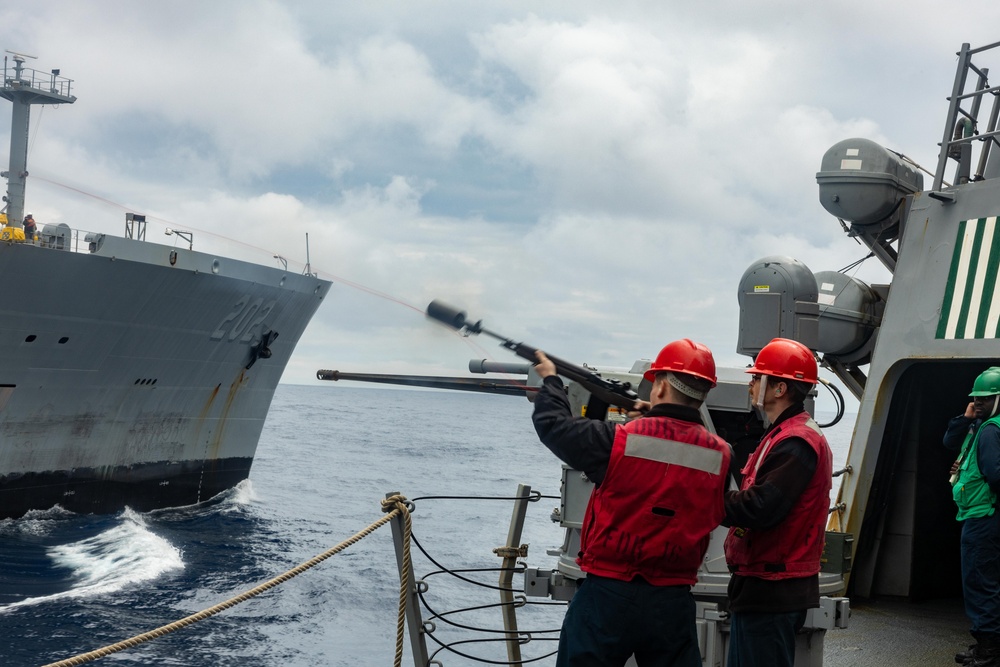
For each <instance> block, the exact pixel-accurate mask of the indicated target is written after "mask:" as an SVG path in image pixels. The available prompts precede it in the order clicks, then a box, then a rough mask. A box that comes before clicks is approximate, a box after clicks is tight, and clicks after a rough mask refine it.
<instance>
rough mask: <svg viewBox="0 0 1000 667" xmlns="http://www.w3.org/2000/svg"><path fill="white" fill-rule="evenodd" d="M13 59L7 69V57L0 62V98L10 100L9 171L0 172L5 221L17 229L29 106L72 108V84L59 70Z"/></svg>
mask: <svg viewBox="0 0 1000 667" xmlns="http://www.w3.org/2000/svg"><path fill="white" fill-rule="evenodd" d="M7 53H10V54H11V55H12V56H13V60H14V65H13V67H10V68H8V66H7V56H4V58H3V86H2V87H0V97H3V98H4V99H7V100H10V101H11V102H13V104H14V110H13V113H12V114H11V119H10V167H9V169H8V171H3V172H0V177H4V178H6V179H7V194H6V195H5V196H4V198H3V200H4V201H5V202H6V203H7V220H8V221H9V224H11V225H14V226H16V227H20V226H21V219H22V217H23V216H24V185H25V181H26V180H27V178H28V122H29V118H30V116H31V105H32V104H72V103H73V102H76V97H74V96H73V95H71V94H70V93H71V88H72V85H73V81H72V80H71V79H67V78H65V77H61V76H59V70H57V69H54V70H52V71H51V72H49V73H45V72H39V71H38V70H34V69H30V68H26V67H25V66H24V61H25V59H26V58H32V59H33V58H34V56H29V55H25V54H23V53H14V52H13V51H8V52H7Z"/></svg>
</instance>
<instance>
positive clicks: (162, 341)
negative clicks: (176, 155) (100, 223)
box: [0, 54, 331, 518]
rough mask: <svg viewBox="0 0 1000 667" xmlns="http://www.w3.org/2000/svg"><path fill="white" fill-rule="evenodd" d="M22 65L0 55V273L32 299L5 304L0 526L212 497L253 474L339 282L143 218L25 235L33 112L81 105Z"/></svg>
mask: <svg viewBox="0 0 1000 667" xmlns="http://www.w3.org/2000/svg"><path fill="white" fill-rule="evenodd" d="M26 57H29V56H24V55H22V54H12V58H11V60H12V63H11V64H10V65H8V59H7V58H6V57H5V59H4V77H3V85H2V87H0V97H3V98H4V99H6V100H9V101H10V102H12V103H13V113H12V123H11V125H12V127H11V143H10V166H9V170H8V171H6V172H3V174H2V175H3V176H4V177H6V179H7V193H6V196H5V197H4V201H5V202H6V217H7V219H8V221H9V222H8V223H7V226H5V227H3V229H2V230H0V275H3V276H6V277H7V284H8V285H16V284H19V280H20V279H22V278H23V277H24V276H31V290H30V295H29V294H25V295H23V296H19V297H18V298H9V299H4V300H3V303H2V304H0V340H3V341H4V352H3V357H4V359H3V363H2V364H0V518H10V517H19V516H22V515H23V514H25V513H26V512H28V511H29V510H33V509H47V508H50V507H52V506H54V505H60V506H62V507H63V508H65V509H67V510H70V511H74V512H94V513H100V512H109V511H115V510H118V509H121V508H123V507H125V506H129V507H131V508H133V509H136V510H140V511H145V510H150V509H155V508H161V507H173V506H182V505H190V504H194V503H198V502H201V501H204V500H207V499H209V498H211V497H212V496H214V495H216V494H218V493H219V492H221V491H223V490H226V489H228V488H231V487H232V486H234V485H235V484H237V483H238V482H240V481H241V480H243V479H246V478H247V476H248V475H249V473H250V466H251V464H252V463H253V458H254V453H255V451H256V448H257V441H258V438H259V437H260V433H261V429H262V427H263V425H264V419H265V417H266V415H267V412H268V409H269V407H270V404H271V399H272V397H273V394H274V390H275V387H276V385H277V384H278V381H279V379H280V378H281V375H282V372H283V371H284V369H285V366H286V364H287V363H288V359H289V357H290V356H291V354H292V351H293V350H294V348H295V345H296V343H297V342H298V340H299V338H300V336H301V335H302V332H303V331H304V329H305V328H306V326H307V324H308V323H309V321H310V319H311V318H312V316H313V315H314V314H315V312H316V310H317V308H318V307H319V305H320V304H321V303H322V302H323V299H324V297H325V296H326V294H327V292H328V291H329V289H330V286H331V283H330V282H329V281H326V280H322V279H320V278H319V277H317V276H316V275H313V274H311V273H309V272H308V269H307V272H306V273H305V274H301V275H300V274H295V273H289V272H288V271H287V270H281V269H279V268H276V267H267V266H261V265H257V264H252V263H248V262H243V261H238V260H235V259H229V258H226V257H222V256H215V255H211V254H204V253H200V252H196V251H194V250H193V249H192V248H191V247H189V248H174V247H169V246H165V245H161V244H156V243H151V242H148V241H146V240H145V218H144V216H142V215H137V214H127V215H126V221H125V234H124V236H123V237H117V236H113V235H108V234H99V233H88V232H86V231H84V230H80V229H71V228H70V227H69V226H68V225H66V224H64V223H59V224H48V225H44V226H43V227H41V229H39V230H38V231H37V234H32V233H30V232H29V235H28V237H25V234H24V230H23V229H22V226H21V220H22V215H23V214H24V210H25V209H24V195H25V182H26V179H27V176H28V172H27V148H28V147H27V141H28V127H29V117H30V110H31V106H32V105H55V104H71V103H73V102H74V101H75V100H76V97H75V96H73V90H72V83H73V82H72V80H70V79H67V78H64V77H62V76H60V75H59V74H60V73H59V70H52V71H51V72H40V71H37V70H34V69H31V68H28V67H25V62H26V60H25V58H26ZM184 234H185V233H184V232H181V235H184ZM184 238H185V240H187V241H189V242H190V241H191V236H190V235H189V234H188V235H187V236H184ZM189 245H191V246H193V244H189Z"/></svg>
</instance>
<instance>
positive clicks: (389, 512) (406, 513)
mask: <svg viewBox="0 0 1000 667" xmlns="http://www.w3.org/2000/svg"><path fill="white" fill-rule="evenodd" d="M410 505H411V503H409V501H408V500H407V499H406V498H405V497H404V496H401V495H395V496H390V497H389V498H386V499H384V500H382V511H383V512H384V513H386V514H385V516H383V517H382V518H381V519H379V520H378V521H375V522H374V523H372V524H371V525H370V526H368V527H367V528H365V529H363V530H361V531H359V532H357V533H355V534H354V535H352V536H351V537H349V538H347V539H346V540H344V541H343V542H341V543H340V544H337V545H336V546H334V547H331V548H330V549H328V550H326V551H324V552H323V553H321V554H319V555H318V556H314V557H313V558H310V559H309V560H307V561H305V562H304V563H301V564H300V565H297V566H295V567H294V568H292V569H291V570H288V571H287V572H285V573H283V574H280V575H278V576H277V577H275V578H273V579H271V580H270V581H266V582H264V583H263V584H260V585H259V586H256V587H254V588H251V589H250V590H248V591H246V592H244V593H240V594H239V595H237V596H235V597H232V598H230V599H228V600H226V601H224V602H220V603H219V604H217V605H214V606H212V607H209V608H208V609H204V610H202V611H199V612H197V613H195V614H191V615H190V616H186V617H184V618H182V619H180V620H178V621H174V622H173V623H168V624H167V625H163V626H160V627H158V628H156V629H155V630H150V631H149V632H144V633H142V634H140V635H136V636H134V637H130V638H129V639H126V640H124V641H120V642H118V643H115V644H110V645H108V646H104V647H102V648H99V649H96V650H94V651H90V652H88V653H81V654H80V655H76V656H73V657H72V658H67V659H65V660H60V661H58V662H52V663H49V664H47V665H44V666H43V667H72V666H74V665H82V664H84V663H87V662H92V661H94V660H97V659H98V658H103V657H105V656H108V655H111V654H112V653H118V652H119V651H124V650H125V649H128V648H134V647H135V646H138V645H139V644H142V643H144V642H148V641H150V640H152V639H157V638H159V637H162V636H164V635H166V634H169V633H171V632H175V631H177V630H180V629H181V628H184V627H187V626H189V625H191V624H193V623H197V622H198V621H202V620H205V619H206V618H209V617H211V616H214V615H216V614H218V613H219V612H221V611H224V610H226V609H229V608H230V607H234V606H236V605H237V604H240V603H241V602H246V601H247V600H249V599H250V598H252V597H255V596H257V595H260V594H261V593H263V592H264V591H267V590H270V589H271V588H274V587H275V586H277V585H279V584H283V583H284V582H286V581H288V580H289V579H291V578H292V577H296V576H298V575H300V574H302V573H303V572H305V571H306V570H308V569H310V568H312V567H315V566H316V565H319V564H320V563H322V562H323V561H324V560H326V559H327V558H329V557H330V556H333V555H335V554H337V553H339V552H341V551H343V550H344V549H346V548H347V547H349V546H351V545H353V544H356V543H357V542H359V541H361V540H362V539H363V538H365V537H367V536H368V535H370V534H371V533H373V532H375V531H376V530H378V529H379V528H381V527H382V526H384V525H385V524H387V523H389V522H390V521H392V520H393V519H395V518H396V517H399V516H401V517H402V518H403V524H404V530H403V558H404V560H405V563H406V564H407V565H409V563H410V535H411V518H410V509H409V507H410ZM408 571H409V567H404V568H402V572H403V574H402V576H401V577H400V584H399V619H398V622H397V624H396V659H395V663H394V664H395V667H400V665H401V664H402V659H403V628H404V619H405V613H406V597H407V595H406V594H407V591H408V589H409V576H408V574H407V573H408Z"/></svg>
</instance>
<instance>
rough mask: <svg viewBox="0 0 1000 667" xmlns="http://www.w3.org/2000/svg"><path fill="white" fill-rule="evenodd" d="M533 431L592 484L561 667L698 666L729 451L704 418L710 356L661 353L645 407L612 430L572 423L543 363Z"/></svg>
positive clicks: (693, 350)
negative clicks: (706, 579)
mask: <svg viewBox="0 0 1000 667" xmlns="http://www.w3.org/2000/svg"><path fill="white" fill-rule="evenodd" d="M537 359H538V364H537V365H536V370H537V371H538V375H539V376H540V377H542V379H543V381H542V387H541V389H540V390H539V392H538V396H537V397H536V398H535V407H534V413H533V415H532V421H533V422H534V425H535V431H536V432H537V433H538V437H539V439H540V440H541V441H542V443H543V444H544V445H545V446H546V447H548V448H549V449H550V450H551V451H552V452H553V453H554V454H555V455H556V456H558V457H559V458H560V459H562V460H563V461H564V462H565V463H566V464H568V465H570V466H572V467H573V468H576V469H577V470H581V471H583V472H584V473H585V474H586V475H587V477H588V478H589V479H590V480H591V481H593V482H594V483H595V485H596V487H595V489H594V491H593V493H592V494H591V497H590V502H589V504H588V506H587V511H586V514H585V516H584V520H583V526H582V531H581V535H580V554H579V558H578V559H577V563H578V564H579V565H580V568H581V569H582V570H583V571H584V572H586V573H587V577H586V579H584V580H583V582H582V584H581V585H580V588H579V589H578V590H577V592H576V594H575V595H574V597H573V599H572V601H571V602H570V605H569V609H568V610H567V612H566V617H565V618H564V620H563V626H562V633H561V635H560V638H559V657H558V659H557V661H556V665H557V667H568V666H570V665H574V666H583V665H586V666H591V665H608V666H620V665H624V664H625V663H626V662H627V661H628V659H629V657H630V656H632V655H635V658H636V661H637V663H638V664H639V665H640V666H643V665H674V666H677V667H700V666H701V655H700V653H699V650H698V638H697V633H696V627H695V602H694V598H693V597H692V596H691V586H692V585H693V584H694V583H695V582H696V580H697V572H698V566H699V565H700V564H701V562H702V559H703V558H704V556H705V550H706V549H707V548H708V540H709V533H711V531H712V530H713V529H714V528H715V527H716V526H718V525H719V523H720V522H721V520H722V518H723V514H724V506H723V498H724V491H725V481H726V476H727V472H728V470H729V461H730V448H729V445H728V444H727V443H726V442H725V441H724V440H722V439H721V438H719V437H718V436H715V435H713V434H711V433H709V432H708V430H707V429H706V428H705V427H704V425H703V424H702V422H701V417H700V414H699V408H700V407H701V404H702V402H703V401H704V400H705V397H706V396H707V395H708V391H709V389H711V388H712V387H714V386H715V382H716V377H715V360H714V359H713V357H712V353H711V351H710V350H709V349H708V348H707V347H705V346H704V345H701V344H699V343H695V342H693V341H691V340H688V339H683V340H678V341H674V342H673V343H670V344H669V345H667V346H666V347H664V348H663V349H662V350H661V351H660V353H659V355H658V356H657V357H656V361H654V362H653V364H652V366H651V367H650V369H649V370H648V371H647V372H646V373H645V375H644V377H645V378H646V379H647V380H649V381H650V382H652V389H651V391H650V400H649V402H648V403H646V402H644V401H639V402H637V404H636V408H637V411H636V412H634V413H630V416H639V414H640V412H642V411H643V410H644V409H645V412H644V414H642V417H641V418H639V419H634V420H633V421H630V422H627V423H625V424H617V425H616V424H613V423H611V422H607V421H597V420H593V419H586V418H583V417H577V416H574V415H573V414H572V413H571V410H570V404H569V400H568V398H567V396H566V391H565V388H564V387H563V383H562V380H561V379H560V378H559V376H558V375H557V374H556V368H555V365H554V364H553V363H552V362H551V361H550V360H549V359H548V358H547V357H546V356H545V354H544V353H543V352H538V354H537Z"/></svg>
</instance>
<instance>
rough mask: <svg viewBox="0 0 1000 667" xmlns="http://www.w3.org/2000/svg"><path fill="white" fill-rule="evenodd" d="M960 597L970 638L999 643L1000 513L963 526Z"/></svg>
mask: <svg viewBox="0 0 1000 667" xmlns="http://www.w3.org/2000/svg"><path fill="white" fill-rule="evenodd" d="M962 593H963V594H964V596H965V615H966V616H968V617H969V621H970V622H971V623H972V634H973V636H975V637H976V638H977V639H978V638H979V637H980V636H981V635H989V636H990V637H989V638H990V639H993V640H995V641H1000V512H996V513H994V514H993V516H984V517H982V518H979V519H966V520H965V521H963V522H962Z"/></svg>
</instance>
